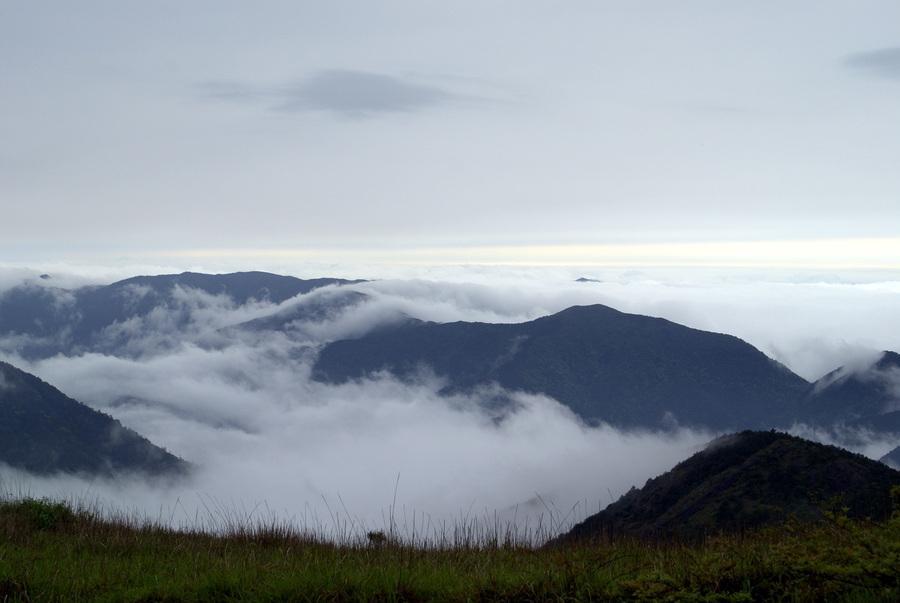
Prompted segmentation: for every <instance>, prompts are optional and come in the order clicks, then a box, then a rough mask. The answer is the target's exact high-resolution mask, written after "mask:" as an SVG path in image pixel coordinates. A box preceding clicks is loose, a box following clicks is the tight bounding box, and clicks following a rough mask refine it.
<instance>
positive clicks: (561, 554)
mask: <svg viewBox="0 0 900 603" xmlns="http://www.w3.org/2000/svg"><path fill="white" fill-rule="evenodd" d="M76 600H78V601H238V600H241V601H243V600H250V601H431V600H437V601H547V600H549V601H578V600H647V601H666V600H670V601H750V600H786V601H827V600H835V601H897V600H900V514H897V513H895V516H894V518H893V519H892V520H891V521H889V522H887V523H884V524H872V523H861V522H854V521H850V520H848V519H846V518H844V517H832V518H830V519H829V520H828V521H827V522H824V523H821V524H817V525H815V526H800V525H788V526H784V527H780V528H778V529H769V530H764V531H760V532H756V533H753V534H748V535H744V536H742V537H737V536H731V537H717V538H710V539H708V540H706V541H705V542H703V543H694V544H688V543H665V544H653V545H651V544H647V543H638V542H633V541H632V542H629V541H616V542H605V543H594V544H591V545H589V544H577V545H566V546H560V547H553V548H543V549H533V548H529V547H524V546H513V545H507V546H504V545H502V544H494V545H487V546H481V547H474V546H465V545H462V546H454V547H447V548H431V549H424V548H421V547H408V546H402V545H399V544H391V543H390V541H388V540H382V539H381V538H380V536H379V535H373V538H372V539H371V540H370V541H368V542H366V543H365V544H364V543H362V542H359V543H356V544H347V545H341V546H337V545H332V544H327V543H323V542H321V541H317V540H316V539H312V538H309V537H304V536H302V535H298V534H296V533H292V531H291V530H290V529H289V528H287V527H285V526H279V525H273V526H269V527H264V526H261V527H257V528H254V529H250V530H246V529H245V530H242V531H240V533H235V534H232V535H228V536H211V535H209V534H203V533H187V532H176V531H171V530H167V529H164V528H161V527H158V526H156V527H154V526H149V525H136V524H135V523H134V522H129V521H110V520H104V519H101V518H99V517H97V516H96V515H94V514H92V513H90V512H86V511H79V512H74V511H72V510H71V509H70V508H69V507H67V506H65V505H63V504H59V503H51V502H47V501H35V500H24V501H15V502H0V602H2V601H76Z"/></svg>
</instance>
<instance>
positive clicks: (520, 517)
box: [0, 267, 900, 532]
mask: <svg viewBox="0 0 900 603" xmlns="http://www.w3.org/2000/svg"><path fill="white" fill-rule="evenodd" d="M312 270H314V268H311V267H304V269H303V270H294V271H293V272H294V273H295V274H297V275H298V276H303V277H311V276H353V277H357V278H367V277H371V276H373V275H374V276H377V277H380V278H379V279H378V280H374V281H371V282H367V283H362V284H359V285H354V286H352V287H341V288H338V287H328V288H325V289H321V290H317V291H314V292H312V293H309V294H307V295H304V296H299V297H297V298H294V299H292V300H288V301H286V302H284V303H283V304H281V305H280V306H275V305H273V304H268V303H253V304H248V305H244V306H237V305H235V304H234V303H233V302H232V301H231V300H230V299H228V298H226V297H224V296H212V295H208V294H205V293H201V292H197V291H192V290H180V291H178V292H177V295H176V303H177V304H178V306H179V308H178V310H179V312H182V313H186V314H187V315H188V316H189V317H190V319H189V321H188V322H187V324H185V323H183V322H179V321H176V320H173V319H172V314H171V310H172V309H171V308H169V309H167V310H159V311H155V312H153V313H151V314H150V315H148V316H146V317H142V318H140V319H134V320H131V321H127V322H126V323H123V324H117V325H114V326H113V327H112V328H111V329H109V332H108V333H106V334H105V335H106V336H108V337H109V338H110V341H111V342H117V344H116V345H118V347H116V348H111V351H110V352H106V351H105V353H85V354H81V355H78V356H74V357H67V356H61V355H60V356H56V357H52V358H48V359H44V360H36V361H28V360H26V359H24V358H21V357H19V356H18V355H17V354H16V347H15V342H9V341H7V342H6V343H5V344H4V345H0V347H2V349H3V352H2V356H0V358H2V359H4V360H6V361H9V362H11V363H13V364H15V365H16V366H18V367H19V368H22V369H23V370H26V371H29V372H32V373H34V374H36V375H38V376H40V377H41V378H43V379H45V380H46V381H48V382H50V383H51V384H53V385H55V386H56V387H58V388H59V389H61V390H62V391H63V392H65V393H66V394H68V395H70V396H71V397H73V398H75V399H77V400H80V401H82V402H84V403H86V404H88V405H90V406H92V407H93V408H96V409H98V410H101V411H103V412H106V413H108V414H110V415H112V416H114V417H115V418H117V419H119V420H120V421H121V422H122V423H124V424H125V425H127V426H128V427H131V428H133V429H135V430H136V431H138V432H139V433H141V434H142V435H144V436H146V437H148V438H149V439H150V440H151V441H153V442H154V443H156V444H158V445H161V446H164V447H166V448H167V449H168V450H170V451H172V452H173V453H175V454H177V455H179V456H181V457H182V458H184V459H186V460H188V461H190V462H191V463H192V464H193V465H194V466H195V470H194V473H193V475H192V477H191V478H190V479H188V480H185V481H182V482H179V483H174V484H160V483H146V482H144V481H142V480H140V479H138V478H133V479H119V480H116V481H115V482H110V481H103V480H98V479H82V478H79V477H77V476H58V477H55V478H36V477H33V476H24V475H22V474H18V473H15V472H12V471H5V472H4V473H3V475H4V476H5V477H4V478H3V479H4V480H5V481H4V482H3V484H0V486H3V485H4V484H5V487H6V488H7V489H10V488H11V487H12V488H13V489H17V490H18V491H20V492H21V491H27V492H29V493H31V494H33V495H49V496H63V497H68V498H76V499H82V500H89V499H96V500H99V501H103V502H102V504H104V505H107V506H109V507H110V508H125V509H133V510H135V511H137V512H140V513H144V514H146V515H148V516H156V517H161V518H167V521H171V522H174V523H178V522H183V523H188V524H191V523H196V522H198V521H201V522H202V520H203V518H205V520H209V519H210V517H209V516H210V515H211V514H212V515H216V514H218V515H221V514H222V513H221V509H228V510H231V511H229V512H236V513H237V514H238V515H243V516H245V517H250V516H252V515H253V514H254V513H257V514H258V513H260V512H261V511H259V510H260V509H265V512H266V513H272V514H275V515H277V516H279V517H283V518H286V519H289V520H292V521H295V522H296V523H298V524H300V525H304V526H310V525H312V526H313V527H314V528H315V529H317V530H318V531H320V532H321V531H326V532H327V531H335V530H338V526H343V527H341V528H340V529H345V528H346V527H347V525H348V524H352V526H353V529H354V530H365V529H381V528H384V527H385V526H390V525H392V524H393V523H394V522H395V521H398V519H397V518H403V522H404V525H405V526H406V529H407V530H408V526H409V523H410V517H413V518H417V519H416V522H417V525H418V526H419V527H418V528H417V529H419V530H422V526H423V525H426V526H431V527H432V528H434V526H440V525H446V524H447V522H450V523H452V522H457V523H458V522H459V521H460V520H461V518H471V517H474V516H478V517H482V518H489V517H490V518H498V517H499V518H501V520H502V521H513V522H515V523H517V524H522V525H528V526H531V527H534V526H535V525H537V524H538V523H541V522H543V524H542V525H543V529H545V530H547V531H549V532H553V531H558V530H560V529H562V528H563V527H565V526H566V525H568V524H570V523H571V522H572V521H575V520H578V519H581V518H583V517H584V516H586V515H587V514H589V513H592V512H594V511H596V510H597V509H598V508H600V507H602V506H605V505H606V504H608V503H609V502H610V501H612V500H615V499H616V498H617V497H618V496H619V495H621V494H622V493H624V492H625V491H627V490H628V489H629V488H631V487H632V486H635V485H636V486H641V485H642V484H643V483H644V481H645V480H647V479H648V478H650V477H653V476H655V475H658V474H659V473H662V472H664V471H666V470H668V469H670V468H671V467H672V466H673V465H674V464H675V463H677V462H678V461H680V460H683V459H685V458H687V457H688V456H690V454H692V453H693V452H695V451H697V450H699V449H700V448H701V447H702V446H703V444H704V443H705V442H707V441H708V440H709V439H710V438H712V437H714V435H715V434H712V433H708V432H704V431H698V430H691V429H681V430H678V431H672V432H665V433H662V432H659V433H654V432H647V431H634V432H625V431H620V430H617V429H613V428H612V427H609V426H605V425H600V426H593V427H591V426H587V425H584V424H583V423H582V422H581V421H579V419H578V418H577V417H575V416H574V415H573V414H572V413H571V412H569V411H568V410H567V409H566V408H565V407H564V406H562V405H560V404H559V403H557V402H556V401H554V400H552V399H549V398H547V397H544V396H534V395H527V394H523V393H515V392H514V393H512V394H511V395H512V397H513V398H514V400H515V401H516V404H515V405H513V406H511V407H509V408H505V409H504V410H502V411H498V410H496V409H494V410H490V409H489V407H488V406H487V405H485V404H483V402H484V400H488V399H491V397H492V396H495V395H496V392H495V391H484V392H475V393H473V394H470V395H467V396H451V397H447V396H440V395H438V393H437V392H438V390H440V388H441V385H442V384H441V383H440V380H439V379H437V378H435V377H433V376H428V375H423V376H422V378H421V379H420V380H418V381H417V382H414V383H408V382H404V383H400V382H398V381H396V380H394V379H390V378H388V377H380V378H373V379H370V380H367V381H364V382H354V383H348V384H343V385H331V384H324V383H319V382H317V381H315V380H313V379H311V378H310V373H311V367H312V364H313V362H314V359H315V355H316V351H317V349H318V348H319V347H320V346H321V345H323V344H324V343H327V342H328V341H332V340H336V339H342V338H347V337H354V336H358V335H360V334H362V333H365V332H366V331H368V330H370V329H372V328H375V327H377V326H379V325H383V324H386V323H389V322H391V321H395V320H398V319H399V318H400V317H402V316H412V317H415V318H418V319H422V320H433V321H439V322H448V321H456V320H470V321H487V322H518V321H524V320H530V319H533V318H537V317H539V316H543V315H547V314H551V313H554V312H557V311H559V310H562V309H564V308H566V307H569V306H572V305H577V304H594V303H602V304H606V305H610V306H613V307H615V308H617V309H619V310H623V311H626V312H636V313H641V314H649V315H653V316H661V317H664V318H668V319H670V320H673V321H676V322H679V323H682V324H685V325H688V326H691V327H695V328H700V329H705V330H712V331H718V332H725V333H731V334H734V335H737V336H738V337H741V338H743V339H745V340H747V341H748V342H750V343H751V344H753V345H755V346H757V347H758V348H759V349H761V350H762V351H763V352H765V353H767V354H768V355H770V356H771V357H773V358H775V359H776V360H778V361H780V362H782V363H784V364H785V365H787V366H788V367H789V368H791V369H792V370H794V371H795V372H797V373H798V374H800V375H801V376H803V377H805V378H807V379H810V380H812V379H816V378H818V377H820V376H821V375H823V374H825V373H826V372H828V371H830V370H832V369H834V368H836V367H838V366H840V365H846V364H850V365H854V363H856V364H861V363H863V364H864V363H865V362H866V361H867V360H869V359H872V358H875V357H877V353H878V352H879V351H880V350H884V349H894V350H900V311H898V308H900V279H897V278H895V277H896V275H892V274H874V275H872V274H866V275H856V276H853V275H838V276H835V275H821V274H775V275H773V274H770V273H761V272H758V271H755V272H754V271H743V272H741V271H737V272H735V271H729V272H728V273H724V272H715V271H708V270H707V271H703V270H690V271H677V270H656V271H653V270H641V271H638V270H631V269H610V268H606V269H596V268H595V269H588V268H535V269H529V268H499V267H444V268H410V269H398V268H390V269H380V270H378V271H373V272H370V273H365V272H363V271H362V269H359V270H360V272H356V273H351V271H352V269H348V268H347V267H343V268H342V269H341V270H336V269H332V270H330V271H328V272H325V271H324V270H323V271H322V272H318V273H315V272H312ZM284 272H290V271H284ZM578 276H585V277H589V278H591V279H594V280H592V281H590V282H575V278H576V277H578ZM23 280H27V281H28V282H31V283H37V286H48V287H49V286H54V285H55V286H73V285H77V284H83V283H84V282H96V281H97V280H100V279H98V278H97V277H96V275H91V274H83V273H82V274H79V273H77V271H75V273H73V274H59V275H57V274H55V273H54V274H53V278H51V279H49V280H46V279H45V280H41V279H36V274H35V273H33V272H29V271H27V270H23V269H16V270H12V269H5V270H0V288H8V287H12V286H15V285H16V284H17V283H21V282H22V281H23ZM108 280H110V279H107V281H108ZM349 291H356V292H359V293H363V294H365V295H366V297H365V298H364V301H358V302H353V303H348V304H343V305H342V304H334V303H333V302H334V301H335V300H339V299H342V298H343V296H346V295H347V292H349ZM134 293H135V295H140V293H141V292H140V291H135V292H134ZM312 304H319V305H324V306H325V307H331V306H334V310H333V311H331V312H326V313H325V315H317V316H316V318H315V320H312V321H305V322H304V321H300V322H296V323H287V324H286V327H285V328H284V329H281V330H279V331H277V332H273V331H253V330H247V329H241V328H239V327H238V325H240V324H242V323H245V322H247V321H249V320H253V319H258V318H264V317H267V316H272V315H275V314H278V313H282V314H283V315H289V314H288V313H290V312H291V311H293V310H295V309H296V308H297V307H298V306H301V307H302V306H304V305H312ZM798 429H801V430H802V427H799V428H798ZM805 435H813V436H816V437H817V438H818V439H821V440H826V441H828V440H829V438H831V439H834V434H824V433H812V432H810V431H807V432H806V433H805ZM863 435H864V434H863ZM856 436H859V434H856ZM857 439H858V446H857V449H858V450H860V451H861V452H863V453H866V454H868V455H870V456H873V457H877V456H880V455H881V454H884V453H885V452H887V451H888V450H889V449H890V448H891V447H892V446H891V442H889V441H880V440H877V439H870V438H865V437H857ZM894 445H896V443H894ZM211 509H213V510H216V509H219V510H220V511H218V512H217V511H214V512H212V513H210V510H211ZM390 517H394V518H395V519H393V520H392V519H390ZM426 531H427V530H426Z"/></svg>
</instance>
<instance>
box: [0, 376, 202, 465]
mask: <svg viewBox="0 0 900 603" xmlns="http://www.w3.org/2000/svg"><path fill="white" fill-rule="evenodd" d="M0 463H4V464H6V465H9V466H11V467H15V468H18V469H22V470H25V471H28V472H31V473H36V474H53V473H84V474H90V475H107V476H108V475H116V474H121V473H125V472H140V473H145V474H148V475H154V476H163V475H165V476H172V477H174V476H178V475H181V474H184V473H186V472H187V471H188V468H189V467H188V465H187V463H185V462H184V461H182V460H181V459H179V458H178V457H176V456H174V455H172V454H171V453H169V452H167V451H166V450H164V449H162V448H159V447H157V446H154V445H153V444H152V443H150V442H149V441H148V440H146V439H145V438H143V437H141V436H140V435H138V434H137V433H135V432H134V431H132V430H130V429H128V428H126V427H124V426H123V425H122V424H121V423H119V422H118V421H116V420H115V419H113V418H112V417H110V416H108V415H105V414H103V413H100V412H97V411H95V410H93V409H91V408H89V407H87V406H85V405H84V404H81V403H80V402H77V401H76V400H73V399H72V398H69V397H68V396H66V395H65V394H63V393H62V392H60V391H59V390H58V389H56V388H54V387H53V386H51V385H49V384H47V383H45V382H43V381H41V380H40V379H38V378H37V377H35V376H33V375H30V374H28V373H26V372H24V371H21V370H19V369H17V368H15V367H13V366H12V365H9V364H6V363H4V362H0Z"/></svg>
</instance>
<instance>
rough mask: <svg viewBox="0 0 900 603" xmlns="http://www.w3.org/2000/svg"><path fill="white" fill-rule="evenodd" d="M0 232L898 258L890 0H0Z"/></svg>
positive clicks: (435, 254)
mask: <svg viewBox="0 0 900 603" xmlns="http://www.w3.org/2000/svg"><path fill="white" fill-rule="evenodd" d="M0 57H2V59H0V215H2V219H0V260H3V261H5V262H7V263H18V264H29V263H30V264H34V263H36V262H52V261H58V260H62V259H67V260H72V259H80V260H83V261H86V262H87V261H94V262H98V263H99V262H101V260H102V262H110V261H112V260H113V259H116V258H119V259H121V258H131V259H132V260H134V259H135V258H138V259H140V258H151V259H152V261H154V262H156V263H157V264H159V263H169V264H175V265H187V264H191V263H194V264H196V263H200V262H203V261H207V260H209V258H222V257H230V258H234V259H235V261H238V260H240V261H242V262H249V261H252V260H253V259H254V258H259V259H262V258H265V259H267V260H271V258H276V259H277V258H292V259H294V260H298V261H299V260H310V261H313V260H315V261H320V262H321V261H326V260H327V259H328V258H331V259H336V260H341V261H360V260H362V259H371V258H376V259H379V260H380V261H384V262H387V263H392V262H393V263H398V262H412V263H417V262H419V263H442V262H449V263H454V262H456V263H466V262H474V263H506V264H516V263H529V264H597V265H602V264H617V265H629V264H657V265H717V266H718V265H724V266H730V265H733V266H745V265H750V266H757V267H759V266H769V265H771V266H794V267H796V266H803V267H831V268H834V267H838V268H840V267H853V268H880V269H885V268H888V269H892V270H896V269H900V259H896V258H900V232H898V230H900V229H898V226H900V170H898V169H897V158H898V157H900V102H898V100H900V4H898V3H897V2H894V1H893V0H887V1H873V0H860V1H854V2H846V1H840V2H838V1H833V0H827V1H820V0H815V1H811V0H810V1H795V2H790V3H785V2H781V1H768V0H760V1H758V2H752V3H749V2H722V1H712V0H708V1H702V0H690V1H684V2H677V3H676V2H668V1H662V0H657V1H642V2H633V1H601V2H578V1H573V2H565V3H560V2H536V1H531V2H511V1H510V2H502V1H491V2H484V1H478V2H453V3H447V2H429V1H424V2H423V1H416V2H413V1H409V2H394V1H386V2H365V3H362V2H343V1H340V0H337V1H334V2H327V3H324V2H299V1H290V2H288V1H284V2H282V1H260V2H254V3H246V2H237V1H215V2H213V1H211V0H198V1H193V2H180V1H177V2H176V1H166V0H163V1H158V2H142V3H138V2H119V1H112V0H110V1H97V0H85V1H83V2H78V3H71V2H46V1H41V0H27V1H25V0H2V1H0Z"/></svg>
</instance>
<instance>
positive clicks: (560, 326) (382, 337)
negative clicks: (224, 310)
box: [314, 305, 809, 429]
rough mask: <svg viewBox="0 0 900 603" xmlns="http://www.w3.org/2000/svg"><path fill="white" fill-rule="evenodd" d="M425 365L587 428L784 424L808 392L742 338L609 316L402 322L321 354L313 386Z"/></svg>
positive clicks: (588, 312)
mask: <svg viewBox="0 0 900 603" xmlns="http://www.w3.org/2000/svg"><path fill="white" fill-rule="evenodd" d="M424 367H427V368H429V369H430V370H432V371H434V373H436V374H437V375H438V376H440V377H443V378H445V379H446V380H447V383H448V387H447V390H446V391H467V390H469V389H471V388H473V387H476V386H478V385H482V384H488V383H498V384H500V385H501V386H503V387H505V388H507V389H510V390H520V391H526V392H535V393H543V394H547V395H549V396H552V397H553V398H555V399H557V400H559V401H560V402H562V403H563V404H565V405H567V406H568V407H569V408H571V409H572V410H573V411H574V412H575V413H577V414H578V415H579V416H581V417H582V418H584V419H585V420H588V421H606V422H609V423H611V424H613V425H617V426H621V427H636V426H641V427H657V426H671V425H672V424H673V423H674V422H676V421H677V422H678V423H679V424H682V425H698V426H706V427H711V428H715V429H729V428H746V427H758V426H766V427H769V426H775V425H785V424H789V423H790V422H791V421H792V420H793V418H794V415H795V412H796V408H797V405H798V403H799V401H800V400H801V399H802V398H803V396H804V395H805V394H806V392H807V391H808V388H809V384H808V383H807V382H806V381H805V380H803V379H802V378H800V377H799V376H797V375H795V374H793V373H792V372H790V371H789V370H787V369H786V368H785V367H784V366H782V365H780V364H778V363H777V362H775V361H773V360H771V359H770V358H768V357H766V356H765V355H764V354H763V353H762V352H760V351H759V350H757V349H756V348H754V347H753V346H751V345H749V344H748V343H746V342H744V341H741V340H740V339H738V338H736V337H733V336H730V335H723V334H719V333H710V332H705V331H700V330H696V329H691V328H688V327H685V326H682V325H679V324H676V323H673V322H670V321H668V320H664V319H661V318H652V317H648V316H641V315H636V314H626V313H623V312H619V311H617V310H614V309H612V308H609V307H606V306H602V305H594V306H576V307H572V308H569V309H567V310H564V311H562V312H559V313H558V314H554V315H552V316H547V317H544V318H539V319H537V320H533V321H530V322H526V323H520V324H487V323H467V322H455V323H446V324H437V323H426V322H420V321H408V322H406V323H404V324H401V325H399V326H397V327H393V328H385V329H381V330H378V331H375V332H373V333H370V334H368V335H366V336H363V337H361V338H358V339H353V340H345V341H338V342H335V343H332V344H330V345H328V346H326V347H325V348H324V349H323V350H322V351H321V353H320V356H319V359H318V362H317V363H316V365H315V367H314V376H315V378H317V379H319V380H322V381H328V382H334V383H341V382H345V381H347V380H351V379H359V378H362V377H365V376H367V375H370V374H372V373H375V372H377V371H381V370H388V371H390V372H392V373H393V374H395V375H397V376H398V377H401V378H404V379H412V378H415V377H416V376H417V375H418V374H419V373H420V371H421V370H422V369H423V368H424Z"/></svg>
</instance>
